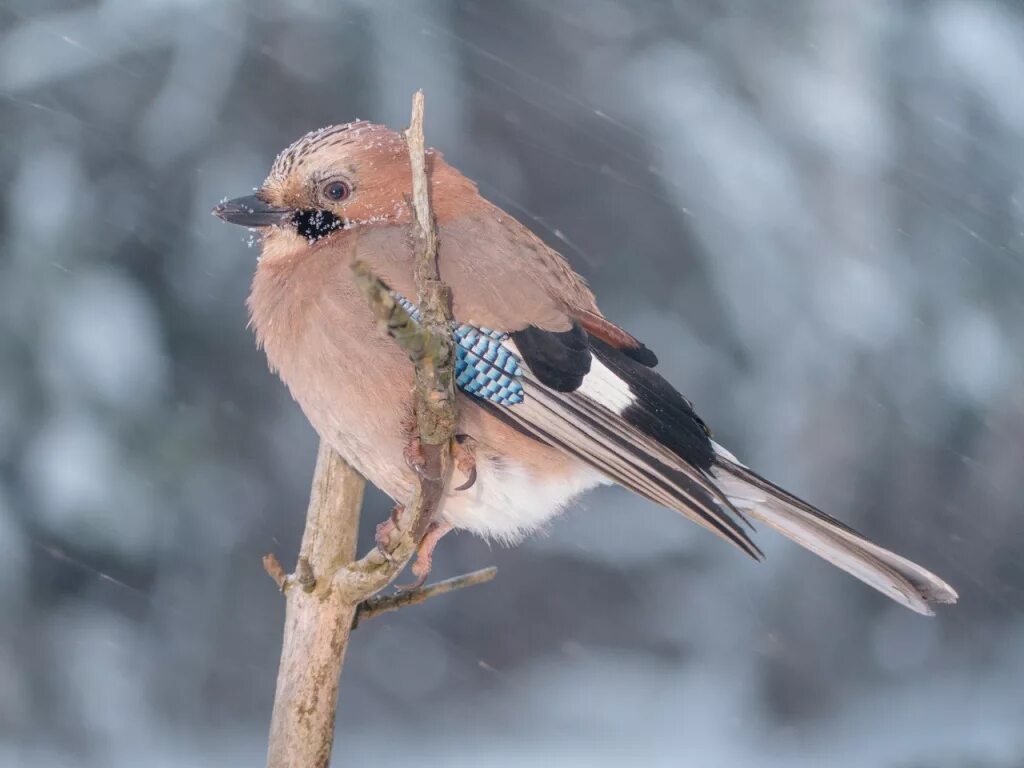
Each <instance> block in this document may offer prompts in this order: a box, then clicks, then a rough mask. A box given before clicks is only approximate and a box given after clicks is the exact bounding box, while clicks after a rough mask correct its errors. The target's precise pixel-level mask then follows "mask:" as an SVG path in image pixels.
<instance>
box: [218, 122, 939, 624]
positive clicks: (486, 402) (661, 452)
mask: <svg viewBox="0 0 1024 768" xmlns="http://www.w3.org/2000/svg"><path fill="white" fill-rule="evenodd" d="M426 167H427V175H428V177H429V182H428V186H429V196H430V199H431V204H432V208H433V213H434V216H435V219H436V229H437V237H438V257H437V263H438V268H439V272H440V278H441V280H442V281H443V282H444V283H446V284H447V285H448V286H449V288H450V291H451V310H452V316H453V318H454V323H453V326H452V328H451V333H452V340H453V343H454V349H455V353H456V359H455V373H456V383H457V393H456V407H457V425H456V439H455V440H454V441H453V452H454V455H455V456H456V458H457V466H458V467H459V471H460V472H461V474H462V476H461V477H460V478H458V479H459V480H460V482H458V484H457V485H456V483H455V481H452V483H451V484H450V486H449V487H448V488H447V489H446V491H445V496H444V498H443V501H442V504H441V505H440V511H439V515H438V516H437V519H435V520H434V521H433V522H432V523H431V524H430V527H429V528H428V530H427V532H426V534H425V536H424V537H423V540H422V541H421V543H420V544H419V547H418V550H417V558H416V561H415V563H414V564H413V566H412V570H413V573H414V574H415V575H416V576H417V577H418V579H419V583H422V580H423V579H425V578H426V574H427V573H429V571H430V568H431V565H432V557H433V554H434V549H435V547H436V546H437V544H438V542H439V541H440V540H441V539H442V538H443V537H444V536H445V535H446V534H447V533H449V532H450V531H452V530H459V531H468V532H470V533H472V534H475V535H478V536H480V537H483V538H485V539H488V540H492V541H497V542H501V543H505V544H510V545H511V544H516V543H519V542H520V541H522V540H523V539H524V538H525V537H526V536H528V535H529V534H530V533H532V532H534V531H536V530H538V529H540V528H543V527H544V526H545V525H546V524H548V523H549V521H550V520H552V518H554V517H555V516H556V515H557V514H558V513H560V512H561V511H563V510H564V509H565V508H566V507H567V506H568V505H569V504H570V502H572V501H573V500H574V499H575V498H576V497H578V496H580V495H581V494H582V493H584V492H585V491H588V490H590V489H593V488H596V487H598V486H602V485H608V484H617V485H620V486H622V487H624V488H626V489H628V490H630V491H632V492H634V493H636V494H639V495H640V496H642V497H644V498H646V499H648V500H650V501H653V502H655V503H657V504H660V505H662V506H665V507H668V508H671V509H673V510H676V511H678V512H679V513H681V514H682V515H683V516H684V517H686V518H689V519H690V520H692V521H693V522H695V523H697V524H699V525H701V526H702V527H704V528H706V529H707V530H709V531H710V532H711V533H713V534H715V535H717V536H718V537H720V538H722V539H724V540H725V541H727V542H729V543H730V544H732V545H734V546H735V547H737V548H738V549H740V550H741V551H743V552H745V553H746V554H747V555H749V556H750V557H752V558H754V559H761V558H762V557H763V553H762V551H761V549H760V548H759V547H758V546H757V544H756V543H755V541H754V538H753V537H754V523H761V524H764V525H766V526H768V527H769V528H772V529H774V530H775V531H777V532H779V533H781V534H782V535H783V536H785V537H787V538H789V539H791V540H792V541H794V542H796V543H797V544H799V545H801V546H803V547H805V548H806V549H808V550H810V551H811V552H813V553H814V554H816V555H818V556H820V557H822V558H824V559H825V560H826V561H828V562H830V563H832V564H833V565H835V566H838V567H839V568H841V569H843V570H845V571H847V572H848V573H850V574H852V575H853V576H855V577H857V578H858V579H860V580H862V581H863V582H865V583H866V584H868V585H870V586H871V587H874V588H875V589H877V590H878V591H880V592H881V593H883V594H884V595H886V596H888V597H890V598H891V599H893V600H895V601H896V602H897V603H899V604H901V605H904V606H906V607H908V608H910V609H912V610H914V611H916V612H918V613H921V614H925V615H932V614H933V613H934V611H933V608H932V606H933V605H934V604H941V603H955V602H956V600H957V593H956V591H955V590H954V589H953V588H952V587H951V586H950V585H949V584H947V583H946V582H945V581H943V580H942V579H940V578H939V577H938V576H936V575H935V574H933V573H931V572H930V571H928V570H926V569H925V568H923V567H921V566H920V565H917V564H916V563H913V562H911V561H910V560H908V559H906V558H904V557H901V556H900V555H897V554H895V553H893V552H891V551H889V550H887V549H884V548H883V547H881V546H879V545H878V544H875V543H874V542H872V541H870V540H869V539H867V538H866V537H864V536H862V535H861V534H860V533H858V532H857V531H855V530H854V529H852V528H850V527H849V526H847V525H845V524H844V523H842V522H840V521H839V520H837V519H836V518H834V517H832V516H830V515H828V514H826V513H825V512H822V511H821V510H819V509H817V508H816V507H814V506H812V505H811V504H809V503H807V502H805V501H803V500H802V499H800V498H798V497H797V496H795V495H793V494H791V493H789V492H788V491H786V490H784V489H783V488H781V487H780V486H778V485H776V484H774V483H772V482H771V481H769V480H767V479H765V478H764V477H762V476H761V475H759V474H757V473H756V472H755V471H754V470H752V469H750V468H749V467H747V466H746V465H744V464H743V463H742V462H741V461H740V460H739V459H737V458H736V456H734V455H733V454H732V453H730V452H729V451H728V450H727V449H726V448H724V447H723V446H721V445H720V444H719V443H718V442H716V441H715V439H714V437H713V435H712V432H711V430H710V429H709V428H708V426H707V424H706V423H705V422H704V421H703V420H702V419H701V417H700V416H698V415H697V413H696V411H695V409H694V406H693V404H692V403H691V402H690V401H689V400H688V399H687V398H686V397H684V396H683V395H682V394H680V393H679V392H678V391H677V390H676V388H675V387H674V386H673V385H672V384H671V383H669V382H668V381H667V380H666V379H665V378H664V377H662V376H661V375H660V374H659V373H658V371H657V364H658V358H657V356H656V354H655V353H654V352H653V351H652V350H651V349H649V348H648V347H647V346H646V345H644V344H643V343H642V342H641V341H639V340H638V339H637V338H636V337H634V336H633V335H632V334H630V333H629V332H628V331H626V330H625V329H623V328H621V327H620V326H618V325H616V324H615V323H614V322H612V321H611V320H609V319H607V318H606V317H605V316H604V315H603V314H602V312H601V310H600V309H599V308H598V305H597V303H596V300H595V297H594V294H593V293H592V292H591V290H590V288H589V287H588V285H587V284H586V282H585V281H584V279H583V278H582V277H581V276H580V275H579V274H577V272H576V271H575V270H573V268H572V267H571V266H570V264H569V263H568V261H567V260H566V259H565V258H564V257H563V256H562V255H561V254H559V253H558V252H557V251H555V250H554V249H552V248H551V247H549V246H548V245H547V244H545V243H544V242H543V241H542V240H541V239H540V238H539V237H538V236H537V235H536V234H534V233H533V232H532V231H531V230H530V229H529V228H527V227H526V226H525V225H523V224H522V223H520V222H519V221H518V220H516V219H515V218H514V217H512V216H511V215H509V214H508V213H507V212H506V211H504V210H502V209H501V208H499V207H498V206H496V205H494V204H493V203H491V202H489V201H488V200H486V199H485V198H484V197H483V196H482V195H481V194H480V193H479V191H478V189H477V186H476V184H475V183H474V182H472V181H471V180H470V179H468V178H467V177H466V176H464V175H463V174H462V173H460V172H459V171H458V170H457V169H456V168H454V167H453V166H452V165H450V164H449V163H448V162H446V161H445V159H444V156H443V155H442V154H441V152H440V151H438V150H436V149H433V148H431V149H428V150H427V153H426ZM411 190H412V172H411V166H410V161H409V152H408V147H407V144H406V141H405V139H404V137H403V135H402V134H401V133H399V132H398V131H395V130H392V129H390V128H388V127H387V126H385V125H380V124H375V123H371V122H367V121H355V122H349V123H344V124H339V125H332V126H328V127H325V128H321V129H319V130H316V131H312V132H310V133H307V134H306V135H304V136H302V137H301V138H299V139H298V140H297V141H295V142H294V143H292V144H291V145H290V146H288V147H287V148H286V149H285V150H283V151H282V152H281V153H280V154H279V155H278V156H277V158H276V159H275V160H274V162H273V165H272V167H271V169H270V173H269V175H268V176H267V178H266V180H265V181H264V182H263V183H262V185H261V186H259V187H258V188H256V190H255V194H252V195H247V196H244V197H240V198H236V199H233V200H226V201H224V202H222V203H221V204H220V205H218V206H217V207H216V208H215V209H214V211H213V213H214V214H215V215H216V216H218V217H219V218H220V219H222V220H224V221H226V222H230V223H233V224H238V225H242V226H244V227H247V228H249V229H251V230H255V231H256V232H257V233H258V235H259V237H260V255H259V259H258V262H257V266H256V270H255V274H254V276H253V280H252V285H251V291H250V295H249V298H248V302H247V304H248V310H249V317H250V325H251V327H252V328H253V330H254V332H255V336H256V340H257V344H258V346H260V347H261V348H262V349H263V351H264V352H265V354H266V357H267V360H268V363H269V367H270V369H271V370H272V371H274V372H276V373H277V374H278V375H279V376H280V378H281V379H282V380H283V382H284V383H285V385H287V387H288V389H289V391H290V393H291V395H292V397H293V398H294V399H295V400H296V401H297V402H298V404H299V406H300V407H301V409H302V410H303V412H304V413H305V415H306V417H307V418H308V420H309V422H310V423H311V424H312V426H313V428H314V429H315V430H316V432H317V433H318V434H319V436H320V438H321V439H322V440H323V441H326V443H327V444H328V445H330V446H331V447H332V448H333V449H334V450H335V451H337V452H338V454H340V455H341V457H342V458H344V459H345V460H346V461H347V462H348V463H349V464H351V465H352V466H353V467H354V468H355V469H356V470H357V471H358V472H359V473H360V474H362V475H363V476H364V477H365V478H366V479H367V480H369V481H370V482H371V483H373V484H374V485H375V486H376V487H377V488H379V489H380V490H381V491H383V492H384V493H385V494H387V495H388V496H390V497H391V499H393V500H394V501H395V503H396V510H398V511H399V512H400V510H401V505H402V503H403V502H404V501H408V500H409V499H410V498H412V496H413V493H414V491H415V489H416V487H417V482H418V479H417V466H416V463H415V461H413V460H410V446H412V445H413V444H414V442H413V441H414V437H413V435H412V431H413V428H412V427H411V421H412V420H411V409H412V392H413V375H414V369H413V365H412V363H411V362H410V360H409V358H408V356H407V355H406V354H405V352H403V351H402V349H401V348H400V347H399V346H398V345H397V344H396V343H395V342H394V340H392V339H390V338H388V337H386V336H385V335H381V334H379V333H378V332H377V323H376V319H375V317H374V315H373V314H372V312H371V310H370V307H369V306H368V304H367V302H366V300H365V299H364V297H363V295H362V294H361V293H360V292H359V290H358V288H357V286H356V284H355V282H354V280H353V276H352V270H351V266H352V263H353V260H356V259H358V260H359V261H361V262H363V263H364V264H366V265H367V266H368V267H369V269H370V270H372V272H373V273H374V274H375V275H376V276H377V277H378V278H379V279H380V280H382V281H383V283H384V284H385V285H386V286H387V289H388V290H389V291H390V292H391V294H392V296H393V297H394V299H395V301H397V302H398V303H400V304H402V305H403V306H404V307H405V308H406V309H407V310H409V312H410V314H411V315H412V316H413V317H414V318H415V319H417V320H418V319H419V318H418V313H417V308H416V305H415V304H414V301H415V299H416V296H417V286H416V284H415V280H414V274H413V258H414V246H413V238H412V236H411V234H410V232H411V229H410V225H411V222H413V220H414V215H415V214H414V212H413V208H412V202H411V199H412V198H411ZM394 522H395V519H394V516H393V517H392V520H391V521H386V522H385V523H383V524H382V526H381V527H379V528H378V533H380V532H381V530H382V529H383V530H385V531H386V530H387V529H388V526H389V525H394Z"/></svg>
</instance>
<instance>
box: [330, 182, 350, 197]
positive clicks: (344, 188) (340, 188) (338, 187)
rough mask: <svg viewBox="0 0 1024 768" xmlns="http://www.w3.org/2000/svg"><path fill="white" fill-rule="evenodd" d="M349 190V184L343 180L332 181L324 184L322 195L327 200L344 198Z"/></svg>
mask: <svg viewBox="0 0 1024 768" xmlns="http://www.w3.org/2000/svg"><path fill="white" fill-rule="evenodd" d="M351 191H352V190H351V188H350V187H349V185H348V184H346V183H345V182H343V181H332V182H329V183H328V184H325V185H324V197H326V198H327V199H328V200H344V199H345V198H346V197H348V196H349V193H351Z"/></svg>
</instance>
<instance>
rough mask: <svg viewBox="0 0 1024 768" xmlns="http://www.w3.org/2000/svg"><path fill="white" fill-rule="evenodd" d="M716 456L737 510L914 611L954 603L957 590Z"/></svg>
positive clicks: (719, 451) (717, 473)
mask: <svg viewBox="0 0 1024 768" xmlns="http://www.w3.org/2000/svg"><path fill="white" fill-rule="evenodd" d="M715 454H716V455H715V466H714V469H713V475H714V477H715V481H716V484H717V485H718V486H719V488H720V489H721V490H722V491H723V492H724V493H725V495H726V497H728V499H729V501H731V502H732V504H733V505H734V506H735V507H736V508H737V509H739V510H741V511H743V512H745V513H747V514H749V515H750V516H751V517H753V518H754V519H756V520H759V521H761V522H763V523H765V524H766V525H768V526H771V527H772V528H774V529H775V530H776V531H778V532H779V533H781V534H782V535H784V536H786V537H787V538H789V539H792V540H793V541H795V542H796V543H797V544H799V545H800V546H802V547H805V548H807V549H809V550H810V551H811V552H813V553H814V554H816V555H818V556H819V557H823V558H824V559H825V560H828V561H829V562H830V563H832V564H833V565H835V566H837V567H839V568H842V569H843V570H844V571H846V572H847V573H851V574H853V575H854V576H856V577H857V578H858V579H860V580H861V581H863V582H864V583H866V584H868V585H870V586H872V587H874V588H875V589H877V590H878V591H879V592H882V593H883V594H885V595H888V596H889V597H891V598H892V599H893V600H895V601H896V602H898V603H900V604H901V605H905V606H907V607H908V608H910V609H912V610H914V611H917V612H918V613H923V614H926V615H932V613H933V611H932V609H931V606H930V605H929V603H955V602H956V600H957V594H956V591H955V590H954V589H953V588H952V587H950V586H949V585H948V584H947V583H946V582H944V581H943V580H942V579H940V578H939V577H938V576H936V575H935V574H933V573H931V572H930V571H927V570H925V569H924V568H922V567H921V566H919V565H916V564H915V563H912V562H910V561H909V560H907V559H906V558H904V557H900V556H899V555H897V554H894V553H893V552H890V551H889V550H887V549H883V548H882V547H880V546H878V545H877V544H874V543H872V542H870V541H868V540H867V539H865V538H864V537H863V536H861V535H860V534H859V533H857V532H856V531H854V530H853V529H852V528H849V527H847V526H845V525H843V524H842V523H841V522H839V521H838V520H836V519H834V518H832V517H830V516H828V515H826V514H825V513H824V512H822V511H820V510H818V509H815V508H814V507H812V506H811V505H810V504H807V503H806V502H804V501H801V500H800V499H798V498H797V497H795V496H793V495H792V494H790V493H787V492H786V491H784V490H783V489H782V488H779V487H778V486H777V485H774V484H773V483H770V482H769V481H767V480H765V479H764V478H763V477H761V476H759V475H758V474H756V473H755V472H753V471H751V470H750V469H748V468H747V467H745V466H743V464H741V463H740V462H739V461H737V460H736V457H735V456H733V455H732V454H730V453H729V452H728V451H726V450H725V449H724V448H722V447H721V446H719V445H717V444H716V445H715Z"/></svg>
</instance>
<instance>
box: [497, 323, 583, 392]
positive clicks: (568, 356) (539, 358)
mask: <svg viewBox="0 0 1024 768" xmlns="http://www.w3.org/2000/svg"><path fill="white" fill-rule="evenodd" d="M509 335H510V336H511V337H512V341H514V342H515V343H516V347H517V348H518V349H519V353H520V354H521V355H522V357H523V360H524V361H525V362H526V364H527V365H528V366H530V370H531V371H533V373H534V375H535V376H536V377H537V379H538V380H539V381H540V383H541V384H543V385H544V386H546V387H551V388H552V389H554V390H556V391H558V392H574V391H575V390H577V389H579V388H580V384H582V383H583V377H584V376H586V375H587V374H588V373H590V361H591V357H590V345H589V343H588V341H589V340H588V338H587V332H586V331H584V330H583V328H582V327H581V326H580V324H579V323H576V322H573V324H572V328H570V329H569V330H568V331H561V332H559V331H545V330H543V329H541V328H537V327H535V326H532V325H531V326H529V327H527V328H524V329H523V330H521V331H514V332H513V333H511V334H509Z"/></svg>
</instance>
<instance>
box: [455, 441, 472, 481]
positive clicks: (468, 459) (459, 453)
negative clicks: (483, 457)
mask: <svg viewBox="0 0 1024 768" xmlns="http://www.w3.org/2000/svg"><path fill="white" fill-rule="evenodd" d="M475 446H476V440H474V439H473V438H472V437H470V436H469V435H456V436H455V439H454V440H452V458H453V459H454V460H455V468H456V469H457V470H459V472H461V473H462V474H464V475H465V476H466V480H465V482H463V483H462V485H459V486H456V487H455V490H456V491H468V490H469V489H470V488H472V487H473V486H474V485H475V484H476V452H475V450H474V448H475Z"/></svg>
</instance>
